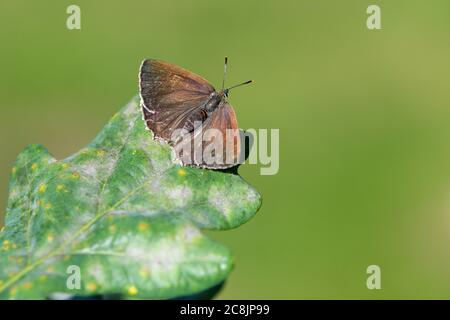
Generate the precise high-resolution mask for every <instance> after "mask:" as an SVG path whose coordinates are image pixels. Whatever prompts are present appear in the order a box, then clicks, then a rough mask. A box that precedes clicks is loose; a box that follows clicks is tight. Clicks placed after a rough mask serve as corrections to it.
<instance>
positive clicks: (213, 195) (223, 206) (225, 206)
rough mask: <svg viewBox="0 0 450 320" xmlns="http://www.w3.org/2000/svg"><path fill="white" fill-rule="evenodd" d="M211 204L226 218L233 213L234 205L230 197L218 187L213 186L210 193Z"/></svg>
mask: <svg viewBox="0 0 450 320" xmlns="http://www.w3.org/2000/svg"><path fill="white" fill-rule="evenodd" d="M208 199H209V203H210V204H211V205H212V206H213V207H214V208H216V209H217V211H219V212H222V213H223V214H224V215H225V217H227V218H230V217H229V216H230V215H231V214H232V213H233V203H232V202H230V199H229V197H226V196H225V195H224V191H223V190H220V189H219V188H217V186H212V187H211V188H210V189H209V192H208Z"/></svg>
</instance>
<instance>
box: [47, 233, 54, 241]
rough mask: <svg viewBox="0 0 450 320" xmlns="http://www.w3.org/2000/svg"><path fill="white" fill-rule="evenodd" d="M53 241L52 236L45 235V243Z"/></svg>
mask: <svg viewBox="0 0 450 320" xmlns="http://www.w3.org/2000/svg"><path fill="white" fill-rule="evenodd" d="M53 240H54V238H53V235H52V234H49V235H47V241H48V242H52V241H53Z"/></svg>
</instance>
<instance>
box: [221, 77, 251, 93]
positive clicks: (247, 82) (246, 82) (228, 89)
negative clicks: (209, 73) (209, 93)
mask: <svg viewBox="0 0 450 320" xmlns="http://www.w3.org/2000/svg"><path fill="white" fill-rule="evenodd" d="M252 82H253V80H248V81H245V82H242V83H239V84H237V85H235V86H232V87H229V88H227V89H225V90H224V92H225V93H228V91H230V90H231V89H234V88H237V87H240V86H243V85H244V84H249V83H252Z"/></svg>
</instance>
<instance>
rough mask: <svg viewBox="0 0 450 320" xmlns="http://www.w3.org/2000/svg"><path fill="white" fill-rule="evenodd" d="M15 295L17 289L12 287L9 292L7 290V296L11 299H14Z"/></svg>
mask: <svg viewBox="0 0 450 320" xmlns="http://www.w3.org/2000/svg"><path fill="white" fill-rule="evenodd" d="M16 294H17V287H12V288H11V290H9V295H10V296H11V297H14V296H15V295H16Z"/></svg>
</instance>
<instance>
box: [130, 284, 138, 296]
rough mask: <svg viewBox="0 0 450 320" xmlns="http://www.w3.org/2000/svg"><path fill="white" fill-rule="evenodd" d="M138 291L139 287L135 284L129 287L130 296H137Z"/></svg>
mask: <svg viewBox="0 0 450 320" xmlns="http://www.w3.org/2000/svg"><path fill="white" fill-rule="evenodd" d="M137 293H138V289H137V288H136V287H135V286H131V287H129V288H128V294H129V295H130V296H135V295H137Z"/></svg>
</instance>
